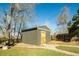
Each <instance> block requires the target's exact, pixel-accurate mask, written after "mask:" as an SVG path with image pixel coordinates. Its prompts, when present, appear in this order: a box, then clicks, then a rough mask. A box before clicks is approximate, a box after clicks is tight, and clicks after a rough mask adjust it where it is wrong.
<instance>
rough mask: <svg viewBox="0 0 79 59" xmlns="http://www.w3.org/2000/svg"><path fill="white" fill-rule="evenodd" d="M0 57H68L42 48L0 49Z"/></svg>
mask: <svg viewBox="0 0 79 59" xmlns="http://www.w3.org/2000/svg"><path fill="white" fill-rule="evenodd" d="M0 56H68V55H67V54H63V53H60V52H56V51H52V50H47V49H42V48H26V47H22V48H21V47H12V48H11V49H8V50H2V49H0Z"/></svg>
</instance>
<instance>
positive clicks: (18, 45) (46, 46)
mask: <svg viewBox="0 0 79 59" xmlns="http://www.w3.org/2000/svg"><path fill="white" fill-rule="evenodd" d="M57 46H61V45H56V44H55V45H53V44H44V45H41V46H36V45H31V44H24V43H19V44H17V45H15V47H27V48H44V49H49V50H54V51H57V52H61V53H65V54H68V55H73V56H79V54H77V53H73V52H68V51H65V50H61V49H57V48H56V47H57ZM65 46H67V45H65ZM75 47H77V46H75Z"/></svg>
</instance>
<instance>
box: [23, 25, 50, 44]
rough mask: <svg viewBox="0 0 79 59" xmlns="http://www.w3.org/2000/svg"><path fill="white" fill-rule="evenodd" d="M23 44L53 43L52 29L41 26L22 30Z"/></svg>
mask: <svg viewBox="0 0 79 59" xmlns="http://www.w3.org/2000/svg"><path fill="white" fill-rule="evenodd" d="M22 35H23V36H22V42H24V43H28V44H35V45H41V44H46V43H48V42H49V41H51V35H50V29H49V28H48V27H47V26H39V27H34V28H30V29H26V30H22Z"/></svg>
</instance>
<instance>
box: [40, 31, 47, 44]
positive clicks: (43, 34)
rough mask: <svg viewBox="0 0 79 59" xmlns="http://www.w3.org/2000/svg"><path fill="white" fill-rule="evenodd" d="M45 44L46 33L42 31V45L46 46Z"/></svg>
mask: <svg viewBox="0 0 79 59" xmlns="http://www.w3.org/2000/svg"><path fill="white" fill-rule="evenodd" d="M45 43H46V32H45V31H41V44H45Z"/></svg>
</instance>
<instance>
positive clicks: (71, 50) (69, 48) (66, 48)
mask: <svg viewBox="0 0 79 59" xmlns="http://www.w3.org/2000/svg"><path fill="white" fill-rule="evenodd" d="M57 48H58V49H62V50H66V51H69V52H74V53H79V48H77V47H67V46H58V47H57Z"/></svg>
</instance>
